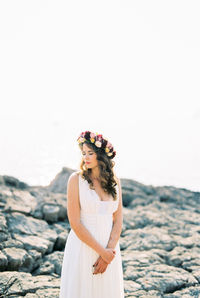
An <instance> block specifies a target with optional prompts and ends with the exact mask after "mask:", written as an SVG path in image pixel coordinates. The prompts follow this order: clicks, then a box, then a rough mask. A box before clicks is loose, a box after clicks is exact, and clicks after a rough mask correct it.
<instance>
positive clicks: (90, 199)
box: [78, 174, 119, 215]
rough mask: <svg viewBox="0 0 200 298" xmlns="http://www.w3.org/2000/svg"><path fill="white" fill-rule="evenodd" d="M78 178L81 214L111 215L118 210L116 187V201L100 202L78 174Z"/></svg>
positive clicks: (117, 189)
mask: <svg viewBox="0 0 200 298" xmlns="http://www.w3.org/2000/svg"><path fill="white" fill-rule="evenodd" d="M78 176H79V198H80V205H81V213H87V214H96V215H98V214H101V215H102V214H110V215H112V213H113V212H115V211H116V210H117V208H118V204H119V188H118V184H117V185H116V186H115V187H116V192H117V199H116V200H115V201H114V200H107V201H102V200H101V199H100V197H99V196H98V194H97V193H96V191H95V190H93V189H91V188H90V185H89V183H88V181H87V180H85V179H84V178H83V177H82V176H81V175H80V174H78Z"/></svg>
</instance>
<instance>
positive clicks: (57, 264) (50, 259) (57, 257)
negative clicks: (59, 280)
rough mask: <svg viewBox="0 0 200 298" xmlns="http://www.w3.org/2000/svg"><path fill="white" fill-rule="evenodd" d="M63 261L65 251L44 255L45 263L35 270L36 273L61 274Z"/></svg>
mask: <svg viewBox="0 0 200 298" xmlns="http://www.w3.org/2000/svg"><path fill="white" fill-rule="evenodd" d="M62 261H63V252H59V251H55V252H53V253H51V254H49V255H47V256H45V257H44V262H43V264H42V265H41V266H40V267H39V268H38V269H37V270H36V271H35V272H34V274H36V275H38V274H52V273H56V274H58V275H60V274H61V268H62Z"/></svg>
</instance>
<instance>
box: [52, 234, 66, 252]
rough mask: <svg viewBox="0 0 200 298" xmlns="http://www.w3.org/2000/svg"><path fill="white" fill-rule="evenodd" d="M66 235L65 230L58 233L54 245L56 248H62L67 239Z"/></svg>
mask: <svg viewBox="0 0 200 298" xmlns="http://www.w3.org/2000/svg"><path fill="white" fill-rule="evenodd" d="M67 236H68V233H66V232H61V233H60V234H59V235H58V238H57V240H56V243H55V247H54V248H55V249H56V250H64V248H65V244H66V241H67Z"/></svg>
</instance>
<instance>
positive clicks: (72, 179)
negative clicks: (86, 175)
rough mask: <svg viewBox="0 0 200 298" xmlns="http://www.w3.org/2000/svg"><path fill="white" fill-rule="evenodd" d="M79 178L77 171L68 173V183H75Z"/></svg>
mask: <svg viewBox="0 0 200 298" xmlns="http://www.w3.org/2000/svg"><path fill="white" fill-rule="evenodd" d="M78 178H79V171H75V172H73V173H71V174H70V175H69V178H68V183H71V182H72V183H76V182H77V181H78Z"/></svg>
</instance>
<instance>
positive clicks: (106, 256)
mask: <svg viewBox="0 0 200 298" xmlns="http://www.w3.org/2000/svg"><path fill="white" fill-rule="evenodd" d="M115 254H116V251H115V249H113V248H107V247H106V248H105V249H104V251H103V253H102V254H101V257H102V259H103V260H104V261H105V262H106V263H108V264H110V262H111V261H112V260H113V259H114V257H115Z"/></svg>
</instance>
